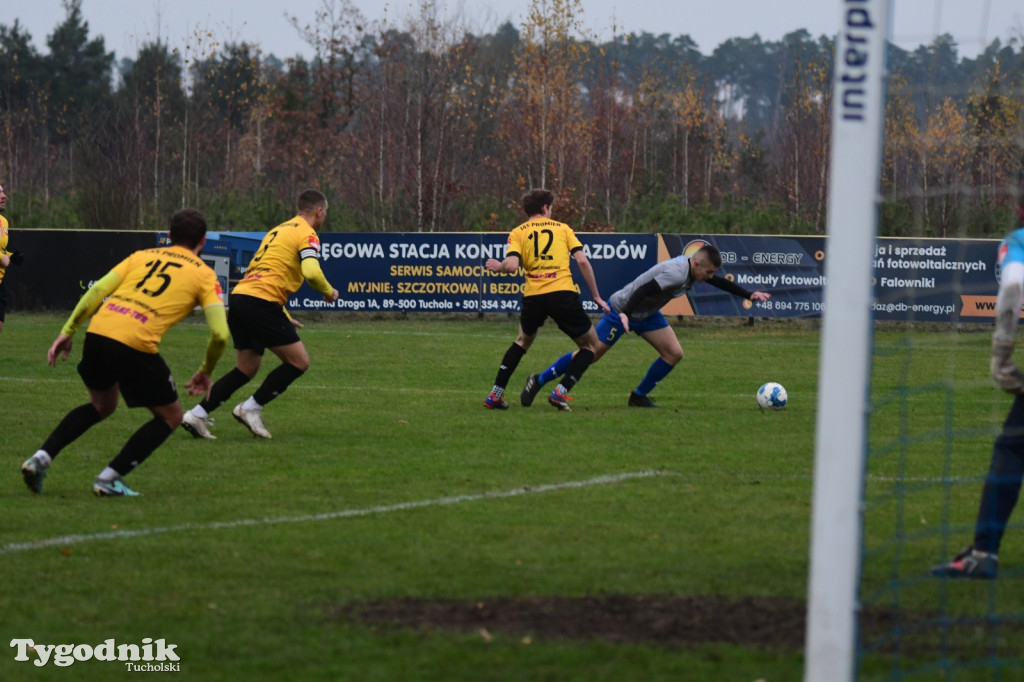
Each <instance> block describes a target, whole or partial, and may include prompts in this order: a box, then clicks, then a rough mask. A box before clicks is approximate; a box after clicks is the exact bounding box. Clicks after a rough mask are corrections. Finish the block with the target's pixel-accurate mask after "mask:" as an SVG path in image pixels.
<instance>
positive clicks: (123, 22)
mask: <svg viewBox="0 0 1024 682" xmlns="http://www.w3.org/2000/svg"><path fill="white" fill-rule="evenodd" d="M892 1H893V7H894V9H893V25H892V35H893V39H894V40H895V42H896V43H897V44H900V45H901V46H903V47H914V46H917V45H920V44H922V43H928V42H930V40H931V38H932V36H934V35H937V34H940V33H949V34H951V35H953V36H954V38H956V40H957V43H958V44H959V45H960V54H961V55H962V56H974V55H975V54H977V52H978V51H979V49H980V47H979V46H981V47H982V48H983V47H984V46H985V45H988V44H989V43H990V42H991V41H992V40H993V39H995V38H999V39H1000V40H1001V41H1003V42H1004V43H1005V42H1007V41H1008V40H1009V39H1012V38H1016V39H1018V41H1019V40H1020V38H1021V36H1024V2H1022V1H1021V0H892ZM351 3H352V4H353V5H354V6H355V7H357V8H358V9H359V10H360V11H361V12H362V13H363V15H364V16H365V17H366V18H367V19H369V20H371V21H373V20H386V21H387V22H388V23H389V24H390V25H391V26H396V27H398V28H403V27H405V26H406V25H407V21H408V18H409V17H410V16H415V15H416V11H415V9H414V8H415V7H417V6H418V3H417V2H414V1H411V0H397V2H386V1H385V0H351ZM332 4H333V5H335V6H337V7H341V6H342V5H343V0H82V15H83V17H84V19H85V20H86V21H87V22H88V23H89V33H90V37H93V36H96V35H102V36H103V37H104V39H105V41H106V47H107V50H108V51H114V52H116V53H117V58H118V59H120V58H122V57H134V56H135V53H136V51H137V47H138V46H139V45H141V44H144V43H148V42H152V40H153V39H154V38H155V37H156V35H157V34H158V33H159V35H160V36H161V37H162V38H163V39H164V40H165V41H167V42H168V43H169V44H170V45H171V46H172V47H180V46H183V45H184V44H185V42H186V40H188V38H189V36H193V35H195V34H196V31H197V29H203V30H205V31H208V32H210V33H212V34H213V36H214V37H215V38H216V39H218V40H220V41H236V42H241V41H246V42H250V43H258V44H259V45H260V46H261V47H262V49H263V51H264V52H265V53H273V54H275V55H276V56H278V57H279V58H282V59H284V58H286V57H290V56H294V55H296V54H306V55H308V54H309V52H310V50H309V48H308V46H306V44H305V43H304V42H303V41H302V39H301V38H300V36H299V35H298V32H297V31H296V30H295V29H294V28H293V27H292V25H291V24H290V23H289V22H288V21H287V20H286V19H285V15H286V14H287V15H289V16H291V15H295V16H297V17H298V18H299V20H300V21H301V22H303V23H308V22H312V21H313V19H314V17H315V16H316V12H317V10H318V9H319V8H321V7H323V6H325V5H332ZM582 4H583V8H584V12H583V22H584V25H585V26H586V27H587V28H588V29H589V30H590V31H592V32H593V33H594V34H595V35H596V37H597V38H598V39H599V40H607V39H609V38H611V36H612V35H613V34H615V33H623V32H636V33H640V32H644V31H646V32H649V33H653V34H656V35H657V34H662V33H668V34H670V35H672V36H677V35H683V34H687V35H689V36H690V37H691V38H692V39H693V40H694V41H696V42H697V45H698V48H699V49H700V51H701V53H703V54H705V55H709V54H711V52H712V51H714V49H715V47H717V46H718V45H719V44H721V43H722V42H723V41H725V40H727V39H729V38H736V37H740V38H749V37H750V36H752V35H754V34H755V33H756V34H758V35H760V36H761V38H762V39H764V40H779V39H780V38H782V37H783V36H784V35H786V34H787V33H790V32H792V31H795V30H797V29H801V28H803V29H807V30H808V31H809V32H810V33H811V35H812V36H814V37H815V38H817V37H818V36H820V35H822V34H825V35H829V36H831V35H833V34H834V33H835V31H836V27H837V26H838V24H839V19H840V11H841V7H842V2H840V0H584V2H583V3H582ZM437 6H438V8H439V9H440V10H441V13H442V17H443V18H446V19H453V20H456V21H458V22H459V23H461V24H463V25H465V26H466V27H467V28H468V29H469V30H471V31H473V32H474V33H478V34H480V33H490V32H493V30H494V29H496V28H497V27H498V26H499V25H501V24H502V23H503V22H505V21H511V22H512V23H513V24H515V25H517V26H518V25H521V24H522V22H523V19H524V16H525V12H526V9H527V8H528V7H529V2H528V0H437ZM64 15H65V13H64V9H63V7H62V2H61V0H22V1H19V2H15V3H9V4H7V6H6V8H5V10H4V11H3V13H2V15H0V24H5V25H7V26H11V25H13V23H14V19H15V18H17V19H18V20H19V21H20V22H21V24H22V25H23V26H24V27H25V28H26V29H27V30H28V32H29V33H31V34H32V37H33V42H34V44H35V46H36V48H37V49H39V51H40V52H44V53H45V52H47V51H48V50H47V48H46V37H47V36H48V35H49V34H51V33H52V32H53V29H54V27H55V26H57V24H59V23H60V22H61V21H62V20H63V18H64ZM613 25H615V26H617V27H618V30H616V31H613V30H612V26H613Z"/></svg>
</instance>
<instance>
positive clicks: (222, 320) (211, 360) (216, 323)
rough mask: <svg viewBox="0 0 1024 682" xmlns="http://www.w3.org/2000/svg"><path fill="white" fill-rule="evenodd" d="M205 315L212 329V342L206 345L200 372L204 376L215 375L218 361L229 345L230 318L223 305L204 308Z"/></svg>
mask: <svg viewBox="0 0 1024 682" xmlns="http://www.w3.org/2000/svg"><path fill="white" fill-rule="evenodd" d="M203 315H205V316H206V324H207V325H208V326H209V327H210V340H209V341H208V342H207V343H206V357H205V358H204V359H203V364H202V365H201V366H200V367H199V371H200V372H202V373H203V374H213V369H214V367H216V366H217V361H218V360H220V356H221V354H222V353H223V352H224V348H225V347H226V346H227V345H228V316H227V314H226V313H225V312H224V306H222V305H211V306H207V307H206V308H203Z"/></svg>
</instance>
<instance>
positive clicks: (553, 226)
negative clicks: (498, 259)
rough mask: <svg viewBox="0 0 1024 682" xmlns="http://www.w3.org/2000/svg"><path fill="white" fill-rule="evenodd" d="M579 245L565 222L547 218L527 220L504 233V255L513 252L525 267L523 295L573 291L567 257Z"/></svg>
mask: <svg viewBox="0 0 1024 682" xmlns="http://www.w3.org/2000/svg"><path fill="white" fill-rule="evenodd" d="M582 248H583V244H581V243H580V240H579V239H577V238H576V233H575V232H573V231H572V228H571V227H569V226H568V225H566V224H565V223H560V222H558V221H557V220H550V219H548V218H543V219H536V220H527V221H526V222H525V223H523V224H522V225H520V226H519V227H517V228H515V229H514V230H512V231H511V232H510V233H509V235H508V250H507V251H506V252H505V254H506V255H509V254H513V253H514V254H516V255H518V256H519V262H520V264H521V265H522V267H523V270H525V271H526V287H525V289H524V290H523V296H536V295H537V294H548V293H551V292H552V291H576V292H579V287H577V286H576V283H575V282H573V280H572V272H571V271H570V270H569V261H570V259H571V258H572V254H573V253H575V252H576V251H578V250H579V249H582Z"/></svg>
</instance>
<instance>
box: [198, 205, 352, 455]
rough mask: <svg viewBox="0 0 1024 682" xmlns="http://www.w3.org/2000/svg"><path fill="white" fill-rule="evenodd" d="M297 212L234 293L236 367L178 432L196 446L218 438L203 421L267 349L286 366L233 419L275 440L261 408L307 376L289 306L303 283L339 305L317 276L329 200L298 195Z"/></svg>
mask: <svg viewBox="0 0 1024 682" xmlns="http://www.w3.org/2000/svg"><path fill="white" fill-rule="evenodd" d="M297 208H298V215H296V216H295V217H294V218H292V219H291V220H289V221H287V222H284V223H281V224H280V225H278V226H277V227H275V228H274V229H272V230H271V231H270V232H268V233H267V234H266V236H265V237H263V241H262V242H261V243H260V246H259V249H258V250H257V251H256V255H254V256H253V258H252V262H250V263H249V267H248V269H247V270H246V271H245V278H244V279H242V281H241V282H239V283H238V284H236V285H235V288H234V289H233V290H232V291H231V299H230V303H231V304H230V306H229V309H228V326H229V327H230V328H231V338H232V339H233V340H234V344H235V349H236V350H237V351H238V354H237V357H238V359H237V361H236V363H235V367H234V369H232V370H231V371H230V372H228V373H227V374H225V375H224V376H222V377H221V378H220V379H218V380H217V383H215V384H214V385H213V388H212V389H211V390H210V394H209V395H208V396H207V397H206V399H205V400H203V401H202V402H201V403H199V404H198V405H196V406H195V407H193V408H192V409H191V410H189V411H188V412H186V413H185V418H184V421H183V422H182V424H181V425H182V427H183V428H184V429H185V430H186V431H188V432H189V433H191V434H192V435H193V436H195V437H196V438H208V439H211V440H212V439H215V438H216V436H214V435H213V434H212V433H210V429H209V426H208V424H207V422H206V417H207V416H208V415H209V413H210V412H212V411H213V410H215V409H217V408H218V407H220V406H221V405H223V404H224V402H226V401H227V399H228V398H230V397H231V395H232V394H233V393H234V392H235V391H237V390H238V389H239V388H241V387H242V386H244V385H245V384H247V383H249V381H250V380H251V379H252V378H253V377H254V376H256V372H258V371H259V369H260V364H261V362H262V360H263V352H264V351H265V350H266V349H267V348H269V349H270V351H271V352H272V353H274V355H276V356H277V357H278V358H280V359H281V364H280V365H279V366H278V367H277V368H275V369H274V370H272V371H271V372H270V374H268V375H267V377H266V379H264V380H263V384H262V385H261V386H260V387H259V388H258V389H256V392H255V393H253V394H252V395H251V396H249V398H248V399H247V400H245V401H244V402H241V403H239V404H238V405H235V408H234V409H233V410H232V411H231V414H232V416H234V418H235V419H237V420H238V421H239V422H241V423H242V424H244V425H245V426H246V427H247V428H248V429H249V430H250V431H251V432H252V433H253V435H255V436H259V437H260V438H270V432H269V431H267V428H266V427H265V426H264V425H263V406H264V405H266V404H267V403H269V402H270V401H271V400H273V399H274V398H276V397H277V396H279V395H281V394H282V393H284V392H285V390H286V389H287V388H288V387H289V386H290V385H291V384H292V382H293V381H295V380H296V379H298V378H299V377H300V376H302V375H303V373H305V371H306V370H307V369H309V353H307V352H306V347H305V346H304V345H303V344H302V341H301V340H300V339H299V335H298V333H297V332H296V331H295V326H293V324H292V321H291V320H290V319H289V318H288V315H287V313H286V312H285V310H284V304H285V302H287V300H288V297H289V296H291V295H292V294H294V293H295V292H296V291H298V290H299V287H300V286H301V285H302V281H303V279H305V281H307V282H309V284H310V286H312V287H313V288H314V289H316V290H317V291H319V292H320V293H321V294H323V296H324V300H325V301H327V302H333V301H336V300H338V290H337V289H335V288H334V287H332V286H331V284H330V283H329V282H328V281H327V278H326V277H324V273H323V270H321V269H320V239H319V238H318V237H317V234H316V233H317V232H318V231H319V230H320V228H321V227H323V224H324V221H325V220H326V219H327V197H325V196H324V195H323V193H321V192H319V191H317V190H315V189H307V190H306V191H305V192H303V193H302V194H300V195H299V200H298V206H297Z"/></svg>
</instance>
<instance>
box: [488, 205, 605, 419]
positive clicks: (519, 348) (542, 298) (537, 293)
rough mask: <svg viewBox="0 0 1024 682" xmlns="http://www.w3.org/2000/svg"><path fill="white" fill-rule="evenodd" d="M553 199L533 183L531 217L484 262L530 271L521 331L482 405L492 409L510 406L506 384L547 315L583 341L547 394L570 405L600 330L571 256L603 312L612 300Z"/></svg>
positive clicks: (490, 267)
mask: <svg viewBox="0 0 1024 682" xmlns="http://www.w3.org/2000/svg"><path fill="white" fill-rule="evenodd" d="M554 201H555V197H554V195H553V194H552V193H551V192H550V191H548V190H546V189H534V190H531V191H530V192H528V193H527V194H526V195H525V196H523V211H524V212H525V213H526V215H527V216H528V218H529V219H528V220H527V221H526V222H525V223H523V224H522V225H519V226H518V227H516V228H515V229H514V230H512V232H510V233H509V236H508V249H507V250H506V252H505V259H504V260H501V261H499V260H497V259H494V258H489V259H487V262H486V263H485V264H484V267H486V268H487V269H488V270H490V271H491V272H505V273H513V272H516V271H517V270H518V269H519V266H520V265H522V266H523V270H524V271H525V273H526V287H525V289H524V291H523V302H522V307H521V309H520V313H519V336H518V337H517V338H516V340H515V342H514V343H513V344H512V345H511V346H509V348H508V350H507V351H505V356H504V357H503V358H502V360H501V366H500V367H499V368H498V375H497V377H495V379H494V387H493V388H492V389H491V393H490V395H488V396H487V399H486V400H484V407H487V408H488V409H492V410H507V409H508V403H507V402H505V398H504V395H505V387H506V386H507V385H508V382H509V379H511V378H512V373H513V372H515V371H516V367H518V366H519V361H520V360H522V358H523V356H524V355H525V354H526V351H528V350H529V349H530V346H531V345H532V344H533V340H534V339H535V338H536V337H537V331H538V330H539V329H540V327H541V325H543V324H544V321H545V320H546V319H547V318H549V317H550V318H551V319H552V320H554V321H555V324H557V325H558V328H559V329H561V330H562V331H563V332H564V333H565V334H566V335H567V336H569V337H570V338H571V339H572V340H573V341H574V342H576V345H577V346H578V347H579V352H578V353H576V356H575V357H574V358H573V360H572V363H571V364H570V365H569V367H568V368H567V369H566V371H565V376H564V377H563V378H562V381H561V383H559V384H558V386H556V387H555V390H553V391H552V392H551V395H549V396H548V402H549V403H551V405H553V406H554V407H557V408H558V409H559V410H563V411H565V412H568V411H570V410H569V403H568V397H567V394H568V393H569V391H570V390H572V387H573V386H575V385H576V382H577V381H579V380H580V377H582V376H583V372H585V371H586V370H587V367H588V366H589V365H590V363H591V362H592V361H593V359H594V350H595V348H596V347H597V333H596V332H595V331H594V325H593V323H592V322H591V321H590V318H589V317H587V313H586V312H585V311H584V310H583V304H582V303H580V297H579V293H578V289H577V287H576V284H575V283H574V282H573V279H572V272H571V271H570V270H569V260H570V257H571V258H573V259H575V260H576V264H577V265H578V266H579V268H580V273H581V274H582V275H583V281H584V282H586V283H587V287H588V288H589V289H590V295H591V296H592V297H593V299H594V303H596V304H597V305H598V306H600V308H601V310H603V311H604V312H608V310H609V308H608V304H607V303H605V302H604V300H603V299H602V298H601V295H600V294H599V293H598V290H597V280H596V279H594V269H593V268H592V267H591V266H590V260H589V259H588V258H587V255H586V254H585V253H583V244H581V243H580V240H579V239H577V238H576V234H575V233H574V232H573V231H572V228H571V227H569V226H568V225H566V224H565V223H560V222H558V221H557V220H552V219H551V205H552V204H553V203H554Z"/></svg>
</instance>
